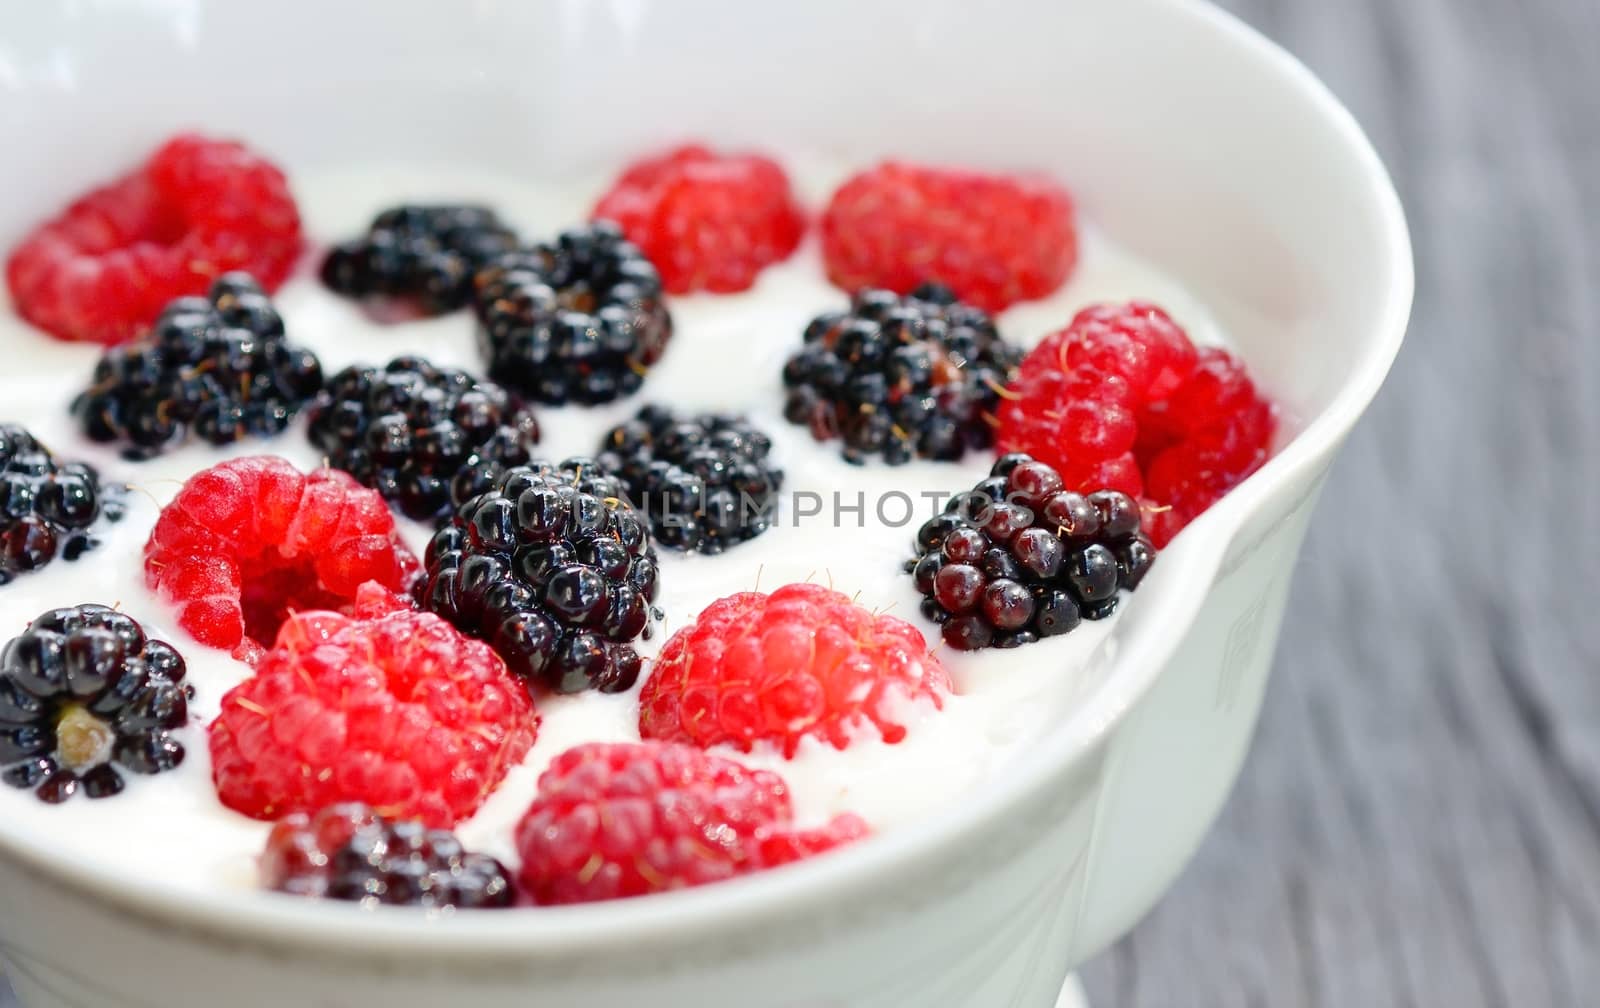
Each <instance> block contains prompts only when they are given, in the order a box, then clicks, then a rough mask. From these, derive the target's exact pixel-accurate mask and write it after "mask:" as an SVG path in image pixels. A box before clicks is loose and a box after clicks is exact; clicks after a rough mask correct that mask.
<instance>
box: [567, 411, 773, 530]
mask: <svg viewBox="0 0 1600 1008" xmlns="http://www.w3.org/2000/svg"><path fill="white" fill-rule="evenodd" d="M771 450H772V439H771V438H769V437H767V435H766V434H764V433H762V431H761V430H760V429H759V428H757V427H755V426H754V425H753V424H751V423H750V422H749V421H747V420H745V419H743V418H741V417H733V416H723V415H717V414H702V415H699V416H694V417H681V418H680V417H678V416H675V415H674V414H673V413H672V411H671V410H669V409H667V408H666V407H663V406H646V407H645V408H643V409H641V410H640V411H639V413H638V415H637V416H635V417H634V418H633V419H632V420H630V421H628V422H626V423H623V424H618V425H617V426H616V427H613V428H612V429H611V431H610V432H609V433H608V434H607V435H606V437H605V440H604V441H603V442H602V444H601V449H600V454H599V455H598V456H597V457H596V459H595V460H596V461H597V462H598V463H599V464H600V467H601V468H602V469H604V470H605V471H606V472H608V473H610V474H612V475H614V476H616V477H617V478H618V479H620V480H621V481H622V484H623V486H624V487H625V488H626V489H627V491H628V498H629V500H630V501H632V502H633V504H634V506H636V507H637V508H639V510H640V511H641V512H643V514H644V515H645V517H646V518H647V519H648V520H649V522H650V528H651V530H652V531H653V532H654V534H655V540H656V542H657V543H659V544H661V545H662V546H666V547H669V548H671V549H680V550H686V551H689V552H694V553H721V552H722V551H723V550H725V549H728V548H729V547H731V546H735V545H737V544H739V543H741V542H745V541H747V540H749V539H753V538H755V537H756V536H758V535H760V534H761V533H762V532H765V531H766V530H767V529H768V528H770V527H771V526H772V523H773V521H774V520H775V515H774V509H775V508H776V507H777V494H778V488H779V487H780V486H782V484H783V472H782V471H781V470H779V469H777V468H775V467H774V466H772V465H771V464H769V462H768V461H767V455H768V453H769V452H770V451H771Z"/></svg>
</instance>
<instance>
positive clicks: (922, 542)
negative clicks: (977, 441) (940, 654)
mask: <svg viewBox="0 0 1600 1008" xmlns="http://www.w3.org/2000/svg"><path fill="white" fill-rule="evenodd" d="M916 549H917V552H916V555H915V556H913V557H912V559H911V560H910V561H908V562H907V563H906V571H907V572H908V573H910V574H911V576H912V578H914V579H915V581H916V585H917V591H919V592H921V593H922V594H923V596H924V600H923V604H922V612H923V615H924V616H926V617H927V618H928V619H930V620H932V621H934V622H935V623H938V624H940V625H941V627H942V628H943V631H942V632H943V635H944V640H945V643H947V644H949V645H950V646H951V647H954V648H957V649H958V650H962V651H977V650H980V649H982V648H986V647H1001V648H1003V647H1017V646H1019V645H1022V644H1028V643H1032V642H1033V641H1036V640H1039V639H1040V638H1043V637H1053V636H1055V635H1057V634H1063V633H1067V632H1068V631H1070V630H1072V629H1073V628H1075V627H1076V626H1077V625H1078V623H1079V621H1080V620H1085V619H1104V618H1105V617H1107V616H1110V615H1111V614H1112V613H1113V612H1115V611H1116V608H1117V598H1118V596H1117V592H1118V591H1119V590H1124V589H1126V590H1129V591H1131V590H1133V589H1134V588H1137V587H1138V586H1139V582H1140V581H1142V580H1143V579H1144V576H1145V574H1146V573H1147V572H1148V571H1149V570H1150V565H1151V564H1152V563H1154V562H1155V556H1156V553H1155V548H1154V547H1153V546H1152V545H1151V543H1150V540H1149V539H1148V538H1147V537H1146V536H1145V535H1144V534H1143V533H1142V530H1141V515H1140V509H1139V505H1138V504H1137V503H1135V502H1134V500H1133V498H1131V497H1129V496H1128V495H1127V494H1125V493H1121V492H1119V491H1116V490H1099V491H1096V492H1094V493H1091V494H1089V495H1087V496H1085V495H1083V494H1080V493H1077V492H1075V491H1073V490H1069V489H1067V484H1066V482H1065V481H1064V480H1063V479H1062V476H1061V474H1060V473H1058V472H1057V471H1056V470H1054V469H1052V468H1051V467H1050V466H1048V465H1045V464H1044V463H1042V462H1037V461H1035V460H1034V459H1032V458H1029V457H1028V456H1027V455H1006V456H1003V457H1002V458H1001V459H1000V460H999V461H998V462H996V463H995V465H994V468H993V470H991V472H990V476H989V478H988V479H986V480H984V481H983V482H981V483H979V484H978V485H977V486H976V487H974V488H973V491H972V492H971V493H968V494H962V495H960V496H957V497H954V498H952V499H951V501H950V503H949V505H947V506H946V508H945V510H944V513H943V514H940V515H938V516H936V517H934V518H932V519H930V520H929V521H928V522H926V523H925V524H924V525H923V526H922V528H921V529H919V530H918V531H917V540H916Z"/></svg>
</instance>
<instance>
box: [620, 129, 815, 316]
mask: <svg viewBox="0 0 1600 1008" xmlns="http://www.w3.org/2000/svg"><path fill="white" fill-rule="evenodd" d="M593 216H594V217H595V218H597V219H598V218H606V219H609V220H612V221H615V222H616V223H617V224H618V225H619V226H620V227H621V228H622V230H623V232H624V233H625V234H626V235H627V236H628V240H629V241H632V242H633V243H634V244H635V245H637V246H639V248H640V249H641V250H642V251H643V252H644V254H645V256H647V257H648V258H649V259H650V261H651V262H653V263H655V266H656V269H658V270H660V272H661V282H662V285H663V286H664V287H666V289H667V290H668V291H670V292H672V293H674V294H686V293H688V292H690V291H694V290H700V289H704V290H709V291H713V292H715V293H718V294H727V293H731V292H733V291H742V290H746V289H748V288H749V287H750V285H751V284H753V283H755V282H756V274H758V273H760V272H761V270H762V269H763V268H765V267H766V266H769V265H771V264H772V263H775V262H779V261H781V260H783V259H786V258H788V256H789V254H790V253H791V252H793V251H794V250H795V247H796V246H798V245H799V244H800V235H801V234H802V233H803V232H804V231H805V217H804V215H803V214H802V212H801V210H800V206H799V204H798V203H796V202H795V199H794V195H793V194H792V193H791V192H790V191H789V179H788V178H787V177H786V176H785V175H784V173H783V169H782V168H780V167H778V165H777V163H776V162H774V161H772V160H770V159H768V158H764V157H758V156H755V155H751V154H729V155H717V154H714V153H712V152H711V151H710V150H708V149H706V148H705V147H700V146H688V147H680V148H678V149H677V150H674V151H671V152H669V153H667V154H663V155H661V156H660V157H655V158H650V159H648V160H645V161H640V162H639V163H637V164H635V165H633V166H632V167H631V168H629V169H628V170H627V171H626V172H624V173H623V175H622V177H621V178H620V179H618V180H617V183H616V185H614V186H612V187H611V190H610V191H609V192H607V193H606V194H605V195H604V196H602V197H601V198H600V201H599V202H598V203H596V204H595V208H594V214H593Z"/></svg>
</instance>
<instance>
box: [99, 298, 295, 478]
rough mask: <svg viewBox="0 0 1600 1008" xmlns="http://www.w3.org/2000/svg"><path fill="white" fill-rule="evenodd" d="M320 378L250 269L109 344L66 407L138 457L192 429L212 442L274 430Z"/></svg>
mask: <svg viewBox="0 0 1600 1008" xmlns="http://www.w3.org/2000/svg"><path fill="white" fill-rule="evenodd" d="M321 385H322V366H321V365H320V364H319V363H318V362H317V358H316V355H315V354H313V353H311V351H309V350H303V349H300V348H298V347H294V346H291V345H290V344H289V342H288V341H287V340H286V339H285V338H284V332H283V319H282V318H280V317H279V315H278V312H277V309H275V308H274V307H273V305H272V302H271V300H269V299H268V298H267V295H266V294H265V293H264V292H263V291H262V289H261V286H260V285H259V284H257V283H256V281H255V279H254V278H252V277H251V276H250V275H249V274H248V273H225V274H223V275H222V276H220V277H218V278H217V280H216V282H215V283H213V284H212V285H211V293H210V294H209V295H208V297H203V298H202V297H182V298H178V299H177V300H175V301H172V302H171V303H169V304H168V305H167V307H166V308H165V309H164V310H163V311H162V313H161V317H160V318H158V319H157V320H156V323H155V327H154V328H153V329H152V330H151V332H150V333H149V334H148V335H146V336H145V337H143V338H142V339H140V340H138V341H136V342H133V343H128V344H126V345H124V346H119V347H113V348H111V349H110V350H108V351H106V353H105V356H103V357H102V358H101V359H100V363H99V364H98V365H96V366H95V370H94V378H93V382H92V384H91V385H90V387H89V388H88V389H87V390H86V391H85V392H83V393H82V394H81V395H79V396H78V398H77V399H76V400H75V401H74V402H73V404H72V411H73V413H74V414H75V415H76V416H77V418H78V420H79V422H80V423H81V424H82V425H83V431H84V433H85V434H86V435H88V436H89V438H90V439H91V440H94V441H101V442H122V443H123V444H125V445H126V446H127V447H126V449H125V450H124V452H123V454H124V455H125V456H126V457H128V458H129V459H132V460H135V461H138V460H143V459H149V458H154V457H155V456H157V455H159V454H161V453H162V452H164V451H167V450H168V449H170V448H175V447H177V446H178V445H180V444H182V443H183V442H184V441H186V440H188V439H189V437H190V436H191V435H192V436H193V437H197V438H199V439H200V440H202V441H206V442H209V443H211V444H214V445H224V444H230V443H232V442H234V441H238V440H241V439H243V438H245V437H261V438H267V437H272V436H274V435H277V434H281V433H282V432H283V431H284V429H285V428H287V427H288V426H289V421H290V420H291V419H293V418H294V415H295V414H296V413H298V412H299V411H300V409H301V407H303V406H304V405H305V403H306V400H307V399H309V398H311V396H313V395H315V394H316V392H317V389H318V388H320V387H321Z"/></svg>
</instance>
